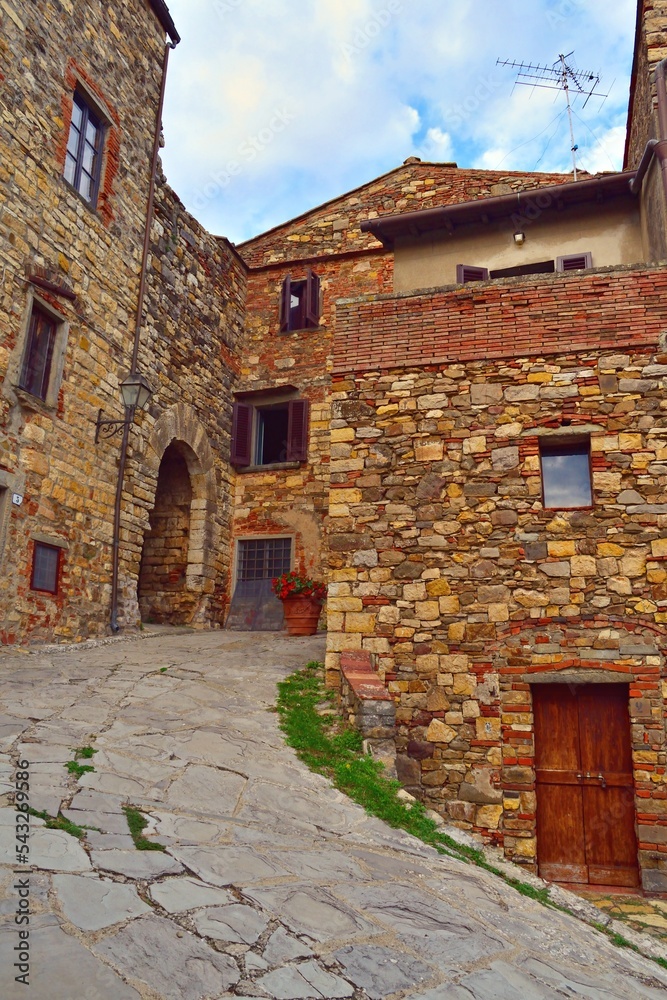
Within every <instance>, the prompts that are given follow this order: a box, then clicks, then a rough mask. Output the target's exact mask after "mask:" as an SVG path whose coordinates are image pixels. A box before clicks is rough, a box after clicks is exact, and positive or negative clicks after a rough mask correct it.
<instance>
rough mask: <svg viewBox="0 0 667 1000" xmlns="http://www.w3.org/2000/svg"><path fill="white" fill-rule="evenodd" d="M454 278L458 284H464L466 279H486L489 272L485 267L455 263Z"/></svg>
mask: <svg viewBox="0 0 667 1000" xmlns="http://www.w3.org/2000/svg"><path fill="white" fill-rule="evenodd" d="M456 280H457V281H458V282H459V284H465V283H466V282H468V281H488V280H489V272H488V269H487V268H486V267H473V265H472V264H457V265H456Z"/></svg>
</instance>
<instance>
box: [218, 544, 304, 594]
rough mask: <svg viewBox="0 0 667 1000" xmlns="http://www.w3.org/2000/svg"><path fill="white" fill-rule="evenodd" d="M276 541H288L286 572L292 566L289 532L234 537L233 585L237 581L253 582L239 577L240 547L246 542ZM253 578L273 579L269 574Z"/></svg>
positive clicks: (292, 549) (292, 548)
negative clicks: (287, 567) (287, 565)
mask: <svg viewBox="0 0 667 1000" xmlns="http://www.w3.org/2000/svg"><path fill="white" fill-rule="evenodd" d="M278 541H281V542H288V543H289V569H288V570H287V572H289V571H290V570H291V569H292V568H293V566H294V535H289V534H277V535H272V534H264V535H244V536H243V537H241V538H237V539H236V545H235V547H234V549H235V551H234V573H233V580H234V586H235V587H236V585H237V584H238V583H252V582H253V581H252V580H242V579H241V568H242V563H243V557H242V547H243V546H244V545H246V544H247V543H248V542H264V543H266V542H278ZM255 579H261V580H264V579H266V580H271V579H273V577H271V576H269V577H259V578H255Z"/></svg>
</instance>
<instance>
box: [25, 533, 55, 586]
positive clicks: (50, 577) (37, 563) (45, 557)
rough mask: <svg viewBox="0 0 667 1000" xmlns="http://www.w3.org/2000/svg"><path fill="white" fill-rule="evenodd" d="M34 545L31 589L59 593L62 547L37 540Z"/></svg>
mask: <svg viewBox="0 0 667 1000" xmlns="http://www.w3.org/2000/svg"><path fill="white" fill-rule="evenodd" d="M34 545H35V547H34V551H33V557H32V577H31V580H30V589H31V590H42V591H45V592H46V593H47V594H57V593H58V571H59V569H60V549H59V548H58V546H57V545H47V544H46V543H45V542H35V543H34Z"/></svg>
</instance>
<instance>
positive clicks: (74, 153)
mask: <svg viewBox="0 0 667 1000" xmlns="http://www.w3.org/2000/svg"><path fill="white" fill-rule="evenodd" d="M103 143H104V123H103V121H102V119H101V118H100V117H99V115H97V114H96V113H95V112H94V111H93V109H92V108H91V107H90V106H89V105H88V104H87V103H86V101H85V100H84V98H83V97H82V96H81V94H79V93H75V94H74V99H73V103H72V121H71V123H70V129H69V137H68V140H67V152H66V154H65V171H64V176H65V180H66V181H67V182H68V183H69V184H71V185H72V187H73V188H74V189H75V190H76V191H78V192H79V194H80V195H81V197H82V198H83V199H84V201H87V202H88V203H89V204H90V205H91V206H92V207H95V204H96V202H97V192H98V190H99V184H100V173H101V168H102V146H103Z"/></svg>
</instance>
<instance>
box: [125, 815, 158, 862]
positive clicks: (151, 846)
mask: <svg viewBox="0 0 667 1000" xmlns="http://www.w3.org/2000/svg"><path fill="white" fill-rule="evenodd" d="M123 812H124V813H125V819H126V820H127V825H128V826H129V828H130V836H131V837H132V840H133V841H134V846H135V847H136V849H137V850H138V851H166V847H165V846H164V844H158V843H157V842H156V841H155V840H148V839H147V838H146V837H144V835H143V830H144V827H145V826H147V824H148V820H147V819H146V817H145V816H144V815H143V813H141V812H139V810H138V809H135V808H134V806H123Z"/></svg>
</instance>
